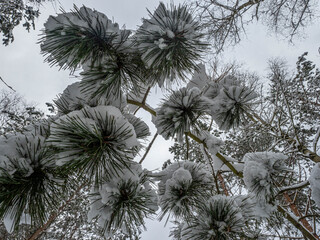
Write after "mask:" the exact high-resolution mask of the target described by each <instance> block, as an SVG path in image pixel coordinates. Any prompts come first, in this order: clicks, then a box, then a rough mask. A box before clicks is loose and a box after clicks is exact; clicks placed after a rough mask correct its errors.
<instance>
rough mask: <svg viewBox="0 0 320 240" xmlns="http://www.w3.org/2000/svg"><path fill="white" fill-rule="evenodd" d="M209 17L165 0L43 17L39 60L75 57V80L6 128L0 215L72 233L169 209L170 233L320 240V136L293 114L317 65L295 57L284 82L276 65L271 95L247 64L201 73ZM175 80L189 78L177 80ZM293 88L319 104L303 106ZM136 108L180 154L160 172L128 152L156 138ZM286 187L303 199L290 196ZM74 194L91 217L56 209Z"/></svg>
mask: <svg viewBox="0 0 320 240" xmlns="http://www.w3.org/2000/svg"><path fill="white" fill-rule="evenodd" d="M203 30H204V29H203V28H202V27H201V22H199V20H197V19H195V18H194V16H193V15H192V11H191V9H190V8H189V7H188V6H187V5H179V6H173V5H170V6H166V5H165V4H163V3H160V4H159V6H158V8H157V9H156V10H155V11H154V12H153V13H151V12H150V14H149V18H147V19H144V20H143V23H142V25H141V26H140V27H139V28H138V29H137V31H130V30H127V29H120V28H119V25H118V24H117V23H115V22H112V21H111V20H110V19H108V17H107V16H105V15H104V14H102V13H100V12H97V11H95V10H91V9H90V8H87V7H85V6H83V7H81V8H77V7H75V8H74V10H73V11H71V12H62V13H61V14H58V15H57V16H55V17H53V16H51V17H50V18H49V19H48V21H47V22H46V24H45V30H44V32H43V35H42V38H41V40H40V42H41V49H42V53H43V54H44V55H45V56H46V61H47V62H48V63H49V64H51V65H58V66H59V67H60V68H63V69H69V70H70V71H71V72H74V71H75V70H80V71H81V73H80V76H81V81H79V82H76V83H74V84H71V85H69V86H68V87H67V88H66V90H65V91H64V92H63V93H62V94H61V95H59V96H58V97H57V99H55V100H54V105H55V109H56V111H54V110H53V111H54V114H53V115H52V116H50V117H48V118H47V119H43V120H41V121H38V122H34V123H32V124H30V125H29V126H28V127H26V128H24V129H22V130H21V131H20V132H13V133H8V134H5V135H3V136H0V188H1V191H0V217H1V219H2V220H3V221H4V223H5V225H6V228H7V230H8V231H10V232H12V231H13V232H19V230H20V231H21V229H22V225H23V226H25V225H30V227H31V228H30V229H37V230H36V231H34V232H33V233H32V234H31V233H30V231H31V230H30V231H29V233H30V235H28V236H25V237H26V238H27V239H29V240H31V239H37V238H39V237H42V238H43V239H50V238H54V237H56V236H60V237H61V238H63V237H66V236H67V235H68V236H69V237H70V238H72V237H74V236H77V237H78V238H80V236H83V235H81V231H80V230H79V229H83V228H85V225H86V224H88V222H91V221H93V222H92V224H93V225H92V226H95V229H97V231H94V232H93V233H91V235H90V236H91V237H92V238H91V239H94V238H96V237H99V234H101V235H103V236H104V238H105V239H114V240H115V239H139V235H140V233H141V232H142V231H143V230H145V219H146V218H151V219H152V218H155V217H157V215H158V218H159V219H160V220H162V219H164V218H166V221H169V220H174V223H175V224H176V227H175V228H174V229H173V231H172V233H171V236H172V237H173V239H179V240H180V239H183V240H202V239H210V240H211V239H215V240H216V239H263V238H270V237H271V238H272V237H276V234H278V236H285V237H288V238H290V237H306V238H309V239H319V237H318V232H317V230H316V229H315V226H316V224H314V225H311V223H310V219H314V221H315V222H316V223H318V222H319V221H318V219H317V218H316V217H317V216H318V212H319V209H318V207H320V206H318V207H317V204H319V199H320V196H319V189H318V187H317V186H318V181H319V178H318V170H319V163H318V162H320V157H319V156H318V155H317V151H316V147H317V140H316V142H315V144H314V145H315V146H316V147H315V150H310V140H309V139H311V138H312V134H314V132H312V131H309V132H308V133H307V136H306V139H308V140H309V141H307V140H306V141H302V138H301V137H300V135H301V134H303V133H304V131H301V132H298V131H297V128H296V126H295V125H296V122H297V121H298V120H299V119H297V118H296V117H295V116H296V114H298V113H301V115H303V114H309V115H308V116H316V113H317V111H316V107H317V104H316V102H317V97H316V94H314V93H313V92H312V91H314V90H315V89H316V90H317V88H316V83H317V81H318V75H319V74H318V73H319V71H318V70H316V69H315V67H314V66H313V65H312V64H311V63H310V62H308V61H306V59H305V58H304V56H303V57H301V58H300V59H299V62H298V73H297V75H296V76H295V78H294V79H295V81H301V82H302V85H301V86H303V87H304V86H305V85H307V84H309V85H308V86H310V87H308V88H306V90H305V92H303V91H299V90H301V89H299V88H297V86H296V85H290V83H286V84H287V85H286V86H287V87H288V89H287V91H284V90H283V89H282V85H281V84H282V82H283V81H282V79H280V80H279V79H277V81H276V79H275V78H272V80H273V83H274V85H273V86H272V91H271V94H270V96H268V97H265V96H263V95H261V94H259V92H258V91H257V88H256V87H255V84H254V83H252V82H250V81H248V79H250V78H249V77H248V75H243V74H242V75H241V74H239V73H236V72H234V73H233V74H231V72H229V73H226V74H222V75H221V76H219V77H217V78H212V77H210V76H208V75H207V73H206V70H205V66H204V65H203V64H199V63H201V61H202V57H203V56H204V53H205V51H206V49H208V44H207V43H206V42H205V39H204V32H203ZM277 69H279V68H277ZM272 73H273V74H275V73H276V72H275V71H273V72H272ZM188 74H192V75H193V77H192V79H191V80H190V81H187V76H188ZM270 76H274V75H270ZM277 76H278V75H277ZM176 82H177V83H181V84H182V83H186V84H185V85H186V86H184V87H182V88H180V89H178V90H173V89H172V88H171V86H172V84H173V83H176ZM279 84H280V87H279V88H277V86H279ZM155 86H160V87H161V88H162V89H163V91H165V92H166V94H165V98H164V99H163V101H162V102H161V103H160V105H159V106H158V107H157V108H155V109H154V108H152V107H151V106H149V105H148V104H147V103H146V99H147V97H148V94H149V93H150V90H151V89H152V88H153V87H155ZM295 92H298V93H299V94H297V95H294V94H293V93H295ZM294 96H295V98H294ZM299 101H311V103H315V104H313V105H312V108H311V107H310V108H303V109H298V108H297V106H298V104H297V103H299ZM292 102H294V104H292ZM136 107H139V108H142V109H144V110H146V111H147V112H149V113H150V114H151V115H152V121H153V123H154V125H155V127H156V128H157V134H156V135H155V137H156V136H158V135H161V136H162V137H163V138H165V139H169V138H171V139H174V140H175V141H176V143H177V145H176V147H175V148H173V150H172V151H175V152H178V153H179V154H180V153H181V152H183V153H184V154H183V156H184V157H183V158H176V160H177V161H174V162H171V161H168V162H166V163H165V164H164V168H163V169H162V171H150V170H147V169H143V167H142V165H141V163H142V161H144V160H145V159H146V157H145V156H144V157H143V158H142V160H141V161H140V162H137V160H136V159H137V157H139V154H141V153H143V152H144V151H145V154H147V153H148V150H149V149H150V147H152V143H153V142H154V139H155V137H154V139H153V141H151V143H150V145H149V146H148V147H147V148H145V146H144V143H145V142H146V139H148V137H149V135H150V131H149V127H148V125H147V124H146V123H145V122H144V121H143V120H142V119H139V118H138V117H136V116H135V113H136V111H137V108H136ZM266 109H267V110H268V111H265V110H266ZM272 110H273V111H272ZM270 113H271V114H270ZM313 114H314V115H313ZM307 119H308V118H303V121H307ZM308 123H309V124H310V123H311V122H310V121H309V122H308ZM213 129H214V130H213ZM296 133H297V135H294V134H296ZM318 135H319V134H318ZM255 137H256V138H255ZM222 138H225V139H223V140H225V141H223V140H222ZM243 138H249V139H248V140H247V141H246V142H245V143H246V144H249V145H247V146H245V147H244V144H243V143H239V141H240V140H241V139H243ZM318 138H319V137H317V138H316V139H318ZM255 141H265V143H263V144H262V143H261V142H260V143H256V142H255ZM232 145H233V146H232ZM177 146H179V147H180V149H179V147H177ZM248 146H249V147H250V148H249V147H248ZM181 147H183V148H181ZM180 157H181V156H180ZM311 167H313V170H312V171H311V177H310V178H309V180H308V179H307V178H308V176H309V170H311ZM303 171H308V173H307V174H306V173H303ZM308 185H311V188H309V187H308ZM244 188H245V189H246V190H242V189H244ZM310 189H311V190H312V195H311V198H310V197H309V198H308V201H307V203H303V199H304V198H305V197H308V190H310ZM292 193H294V194H295V195H296V196H298V197H301V199H295V201H296V202H292V195H291V194H292ZM79 195H81V196H82V197H78V196H79ZM82 200H83V201H82ZM77 201H79V202H80V203H81V204H83V209H85V210H84V211H83V212H86V211H87V217H88V218H87V219H86V220H84V218H85V217H84V216H83V212H79V215H81V217H79V219H80V220H79V222H73V223H74V224H73V225H70V226H72V228H73V230H71V231H66V230H65V228H66V227H65V226H66V225H65V226H63V224H62V225H60V224H57V222H58V221H59V216H60V217H61V216H65V217H66V218H67V217H68V211H64V210H65V209H67V208H68V206H70V205H72V204H75V202H77ZM88 201H90V204H89V205H88V204H87V202H88ZM80 203H79V204H80ZM69 204H70V205H69ZM81 206H82V205H81ZM303 210H305V211H304V213H305V215H302V211H303ZM157 211H158V212H157ZM71 212H72V211H71ZM72 213H73V214H74V215H76V214H75V212H72ZM80 213H81V214H80ZM292 214H295V215H296V216H297V217H299V218H300V219H298V218H296V217H293V216H292ZM287 223H290V224H291V225H290V226H291V227H289V230H287V229H286V228H285V224H287ZM65 224H69V222H67V223H65ZM81 224H82V226H80V225H81ZM276 224H279V225H280V226H279V227H278V228H277V229H274V226H276ZM50 228H51V231H52V232H51V234H50V233H48V229H50ZM61 228H62V231H64V232H63V233H61V231H60V233H59V229H60V230H61ZM77 230H79V233H78V235H76V232H77ZM99 231H100V232H99ZM44 232H46V233H44ZM29 233H28V234H29ZM88 234H89V233H88ZM61 235H62V236H61Z"/></svg>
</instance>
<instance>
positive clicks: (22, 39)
mask: <svg viewBox="0 0 320 240" xmlns="http://www.w3.org/2000/svg"><path fill="white" fill-rule="evenodd" d="M60 1H61V4H62V6H63V8H64V9H65V10H69V9H70V8H72V5H73V3H75V4H76V5H77V6H81V5H83V4H85V5H86V6H88V7H90V8H94V9H96V10H98V11H100V12H103V13H105V14H106V15H107V16H108V17H109V18H112V17H113V19H114V21H115V22H118V23H119V25H120V26H122V25H124V24H125V25H126V27H127V28H130V29H136V26H137V25H139V24H140V23H141V18H142V17H147V14H148V13H147V10H146V8H148V9H150V10H154V9H155V8H156V6H157V5H158V1H154V0H117V1H114V0H87V1H85V0H77V1H70V0H60ZM164 2H170V1H168V0H167V1H164ZM175 2H177V1H175ZM180 2H182V1H180ZM55 10H57V11H58V9H57V7H56V6H54V5H52V4H45V5H44V7H43V8H41V17H40V18H39V19H38V20H37V22H36V27H37V28H36V30H35V31H31V32H30V33H29V34H28V33H27V32H26V31H25V30H23V29H22V28H18V29H16V30H15V31H14V35H15V41H14V42H13V43H12V44H10V45H9V46H8V47H4V46H2V45H0V76H1V77H2V78H3V79H4V80H5V81H6V82H7V83H8V84H9V85H11V86H12V87H13V88H14V89H16V90H17V92H18V93H20V94H22V95H23V96H24V97H25V98H26V99H27V100H29V101H33V102H36V103H39V104H38V106H39V107H40V108H45V104H44V103H45V102H50V101H51V100H52V99H53V98H55V97H56V95H57V94H59V93H61V92H62V91H63V90H64V88H65V87H66V86H67V85H69V84H71V83H72V82H73V81H75V80H76V79H74V78H73V77H70V76H69V72H68V71H58V70H59V68H58V67H52V68H50V67H49V65H48V64H47V63H43V61H44V57H43V56H41V55H40V47H39V45H38V44H37V41H38V39H39V36H38V35H39V34H40V29H42V28H43V23H44V22H45V20H46V19H47V18H48V16H49V15H52V14H54V13H55ZM306 36H307V38H306V39H298V40H296V41H295V45H289V44H288V42H286V41H284V40H282V41H279V40H278V39H277V38H275V37H274V36H271V35H270V34H268V33H266V27H263V26H261V25H254V26H251V27H250V28H248V35H247V39H244V40H243V41H242V42H241V43H240V44H239V45H237V46H236V47H234V48H228V49H227V51H226V52H225V53H224V56H225V57H224V62H228V61H233V60H237V61H239V62H242V63H244V64H245V66H246V68H248V69H250V70H255V71H257V72H258V73H259V74H261V75H265V70H266V68H267V60H268V59H269V58H271V57H283V58H285V59H287V60H288V61H289V63H290V64H291V65H292V66H293V67H294V63H295V62H296V60H297V57H298V56H299V55H301V54H302V53H303V52H305V51H308V52H309V56H310V58H311V59H312V60H313V61H314V62H315V63H318V65H319V60H320V55H319V53H318V50H317V49H318V47H320V41H319V40H320V28H319V21H317V22H315V24H314V25H313V26H311V27H309V28H308V29H307V31H306ZM244 38H245V37H244ZM0 88H5V87H4V85H0ZM160 96H161V90H159V89H158V90H157V94H154V95H153V97H152V99H151V103H150V105H151V106H153V107H155V106H156V103H157V101H158V99H159V98H160ZM139 116H140V117H143V118H144V119H145V120H146V121H147V123H151V121H150V120H151V118H150V116H149V115H148V114H145V113H143V112H141V113H139ZM150 125H151V129H152V130H153V132H155V130H154V127H153V126H152V124H150ZM169 145H170V144H168V143H167V142H166V141H164V140H163V139H162V138H161V137H159V138H158V139H157V142H156V145H155V147H154V148H153V149H152V151H151V152H150V155H149V157H148V158H147V159H146V160H145V163H144V167H146V168H148V169H150V170H152V169H156V168H159V167H161V166H162V163H163V162H164V161H166V160H167V159H168V158H170V154H169V153H168V147H169ZM163 225H164V222H162V223H157V222H156V221H154V222H152V223H150V222H148V225H147V227H148V231H147V232H146V233H144V234H143V235H142V236H143V237H142V239H143V240H150V239H152V240H164V239H169V237H168V228H166V229H164V228H163Z"/></svg>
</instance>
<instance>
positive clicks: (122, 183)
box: [88, 164, 158, 238]
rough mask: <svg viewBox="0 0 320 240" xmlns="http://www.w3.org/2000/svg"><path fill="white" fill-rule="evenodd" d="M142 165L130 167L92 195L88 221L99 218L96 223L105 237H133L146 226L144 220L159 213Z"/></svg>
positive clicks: (154, 195) (154, 194)
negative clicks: (121, 235) (102, 230)
mask: <svg viewBox="0 0 320 240" xmlns="http://www.w3.org/2000/svg"><path fill="white" fill-rule="evenodd" d="M148 179H149V178H148V173H147V171H146V170H142V168H141V165H138V164H132V165H130V169H123V170H122V172H121V173H120V174H119V175H118V176H114V177H112V178H111V179H108V180H107V181H105V182H102V184H101V185H100V186H99V187H98V188H96V189H93V192H92V205H91V206H90V211H89V212H88V219H89V221H91V220H92V219H93V218H94V217H96V216H99V219H98V223H99V225H100V226H101V227H102V228H103V229H104V233H105V237H106V238H108V237H112V236H113V235H116V236H119V235H120V234H123V235H126V236H133V235H134V234H135V233H140V232H141V227H143V228H144V227H145V226H144V225H145V223H144V218H145V217H151V216H152V215H154V214H155V212H156V211H157V210H158V205H157V200H158V199H157V195H156V192H155V190H154V189H153V188H152V187H151V185H150V181H149V180H148Z"/></svg>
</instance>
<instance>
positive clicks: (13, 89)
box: [0, 77, 16, 92]
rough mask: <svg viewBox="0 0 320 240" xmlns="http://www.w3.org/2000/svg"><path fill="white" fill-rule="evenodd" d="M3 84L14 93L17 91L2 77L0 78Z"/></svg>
mask: <svg viewBox="0 0 320 240" xmlns="http://www.w3.org/2000/svg"><path fill="white" fill-rule="evenodd" d="M0 80H1V82H3V83H4V85H6V86H7V87H8V88H10V89H11V90H12V91H14V92H16V90H14V89H13V87H11V86H10V85H8V84H7V83H6V82H5V81H4V80H3V79H2V77H0Z"/></svg>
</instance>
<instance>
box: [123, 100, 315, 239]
mask: <svg viewBox="0 0 320 240" xmlns="http://www.w3.org/2000/svg"><path fill="white" fill-rule="evenodd" d="M128 103H130V104H133V105H137V106H141V108H143V109H145V110H146V111H148V112H149V113H151V114H152V115H153V116H155V115H156V112H155V111H154V110H153V109H151V108H150V107H148V106H147V105H145V104H142V103H139V102H136V101H133V100H130V102H129V101H128ZM245 113H246V114H247V116H248V117H249V118H250V119H251V120H252V121H254V122H255V123H256V122H257V120H255V119H254V118H253V117H252V116H251V115H250V114H248V112H247V111H245ZM255 117H256V116H255ZM261 120H262V119H261ZM262 122H263V123H265V124H266V126H268V125H269V124H267V123H266V122H264V121H263V120H262ZM188 136H189V137H191V138H192V139H193V140H194V141H196V142H198V143H200V144H203V146H204V147H205V148H207V146H206V144H205V142H204V141H202V140H201V139H200V138H198V137H197V136H195V135H193V134H192V133H190V132H189V133H188ZM216 156H217V157H218V158H219V159H220V160H221V161H222V162H223V163H224V164H225V165H227V166H228V167H229V169H230V170H231V171H232V172H233V173H234V174H236V175H237V176H238V177H240V178H243V173H242V172H239V171H237V170H236V169H235V168H234V166H233V165H232V164H231V163H230V162H229V161H228V160H227V159H225V157H223V155H221V154H220V153H219V152H218V153H217V154H216ZM319 161H320V157H319ZM277 209H278V211H279V212H281V213H282V214H283V216H284V217H285V218H286V219H287V220H288V221H289V222H291V223H292V225H294V226H295V227H296V228H297V229H299V230H300V231H301V233H302V234H303V235H304V236H306V237H308V238H309V239H311V240H318V239H319V238H318V236H317V235H316V234H315V233H312V232H313V231H311V232H310V231H309V230H308V229H306V228H305V227H304V226H303V225H301V224H300V223H299V221H298V220H296V219H295V218H294V217H293V216H291V215H290V213H288V212H287V211H286V210H285V209H284V208H283V207H282V206H280V205H278V206H277Z"/></svg>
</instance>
